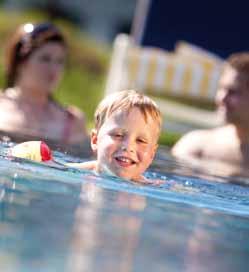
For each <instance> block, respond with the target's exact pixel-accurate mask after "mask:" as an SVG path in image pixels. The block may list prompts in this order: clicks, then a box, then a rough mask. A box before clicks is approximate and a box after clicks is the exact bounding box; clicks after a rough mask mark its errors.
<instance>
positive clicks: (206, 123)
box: [105, 34, 223, 133]
mask: <svg viewBox="0 0 249 272" xmlns="http://www.w3.org/2000/svg"><path fill="white" fill-rule="evenodd" d="M222 66H223V61H222V60H221V59H219V58H218V57H216V56H214V55H212V54H211V53H210V54H209V52H206V51H204V50H203V49H200V48H198V47H195V46H193V45H190V44H188V43H186V42H180V43H178V44H177V47H176V50H175V51H174V52H169V51H165V50H162V49H159V48H152V47H140V46H137V45H135V44H134V43H133V41H132V39H131V37H130V36H128V35H126V34H119V35H118V36H117V37H116V39H115V41H114V47H113V53H112V58H111V64H110V69H109V74H108V78H107V83H106V89H105V93H106V94H109V93H112V92H117V91H120V90H123V89H136V90H138V91H141V92H144V93H146V94H148V95H149V96H151V97H152V98H153V99H154V100H155V101H156V102H157V104H158V105H159V107H160V109H161V111H162V113H163V116H164V120H165V122H164V126H163V128H164V129H166V130H168V131H169V130H170V131H174V132H180V133H184V132H186V131H189V130H192V129H193V128H210V127H215V126H217V125H219V124H220V120H219V119H218V116H217V114H216V112H215V111H214V110H207V109H202V108H200V105H204V104H209V105H213V106H214V98H215V93H216V89H217V84H218V79H219V76H220V73H221V69H222ZM179 100H180V102H179ZM186 101H187V102H190V104H191V105H189V104H188V103H186ZM193 105H195V106H193ZM196 105H198V106H196Z"/></svg>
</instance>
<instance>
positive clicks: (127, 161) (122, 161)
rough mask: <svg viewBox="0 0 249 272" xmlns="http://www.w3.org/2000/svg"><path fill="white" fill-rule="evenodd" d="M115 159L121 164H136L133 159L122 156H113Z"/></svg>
mask: <svg viewBox="0 0 249 272" xmlns="http://www.w3.org/2000/svg"><path fill="white" fill-rule="evenodd" d="M115 160H116V161H117V162H118V164H120V165H122V166H130V165H133V164H136V162H135V161H134V160H132V159H130V158H127V157H124V156H119V157H115Z"/></svg>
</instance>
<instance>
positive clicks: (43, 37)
mask: <svg viewBox="0 0 249 272" xmlns="http://www.w3.org/2000/svg"><path fill="white" fill-rule="evenodd" d="M47 42H58V43H60V44H62V45H63V46H65V47H66V42H65V39H64V36H63V35H62V33H61V32H60V30H59V29H58V28H57V27H56V26H54V25H53V24H51V23H40V24H32V23H27V24H23V25H21V26H20V27H18V29H17V30H16V31H15V33H14V34H13V36H12V37H11V38H10V40H9V42H8V43H7V47H6V54H5V66H6V69H5V73H6V83H5V88H9V87H13V86H14V84H15V81H16V77H17V71H18V67H19V65H20V64H22V63H23V62H24V61H25V60H27V59H28V58H29V56H30V55H31V54H32V53H33V52H34V50H36V49H38V48H39V47H41V46H42V45H44V44H45V43H47Z"/></svg>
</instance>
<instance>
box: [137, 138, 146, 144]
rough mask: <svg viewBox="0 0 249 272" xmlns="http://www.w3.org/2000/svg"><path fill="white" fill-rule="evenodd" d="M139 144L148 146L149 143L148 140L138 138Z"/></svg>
mask: <svg viewBox="0 0 249 272" xmlns="http://www.w3.org/2000/svg"><path fill="white" fill-rule="evenodd" d="M137 142H138V143H140V144H148V141H147V140H146V139H144V138H138V139H137Z"/></svg>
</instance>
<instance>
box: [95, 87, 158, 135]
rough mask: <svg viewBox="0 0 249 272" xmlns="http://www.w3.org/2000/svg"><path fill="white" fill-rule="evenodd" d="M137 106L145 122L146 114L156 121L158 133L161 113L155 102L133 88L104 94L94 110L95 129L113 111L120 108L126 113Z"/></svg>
mask: <svg viewBox="0 0 249 272" xmlns="http://www.w3.org/2000/svg"><path fill="white" fill-rule="evenodd" d="M134 107H137V108H138V109H139V110H140V111H141V113H142V114H143V116H144V119H145V121H146V122H147V118H148V116H151V118H152V119H153V120H154V121H155V122H157V124H158V133H159V132H160V130H161V125H162V115H161V112H160V110H159V108H158V106H157V104H156V103H155V102H154V101H153V100H152V99H150V98H149V97H148V96H146V95H143V94H142V93H139V92H137V91H135V90H125V91H120V92H116V93H113V94H111V95H108V96H106V97H105V98H104V99H103V100H102V101H101V102H100V104H99V105H98V107H97V109H96V111H95V115H94V117H95V129H96V130H97V131H98V130H99V129H100V128H101V126H102V125H103V124H104V122H105V121H106V119H107V118H109V117H110V116H111V115H112V114H113V113H114V112H116V111H118V110H121V111H126V112H127V113H128V112H129V111H130V110H131V109H132V108H134Z"/></svg>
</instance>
